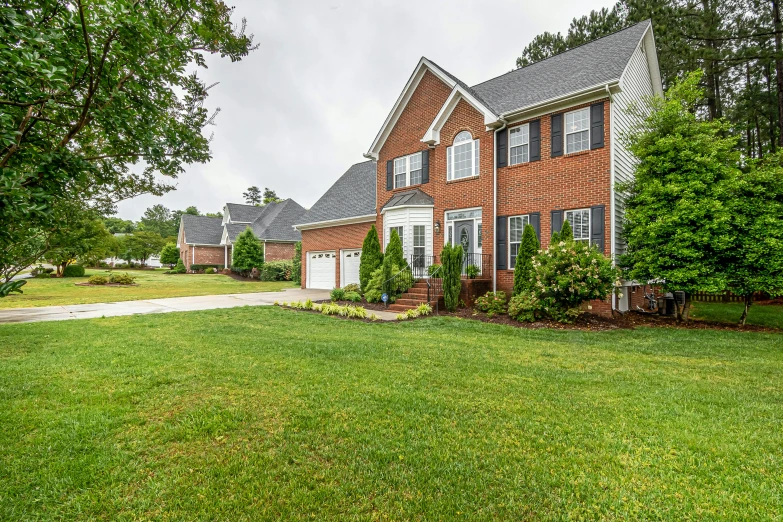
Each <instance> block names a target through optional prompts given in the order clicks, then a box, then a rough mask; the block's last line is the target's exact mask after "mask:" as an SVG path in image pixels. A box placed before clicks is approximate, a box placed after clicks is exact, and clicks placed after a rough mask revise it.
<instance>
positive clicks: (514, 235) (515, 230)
mask: <svg viewBox="0 0 783 522" xmlns="http://www.w3.org/2000/svg"><path fill="white" fill-rule="evenodd" d="M528 223H530V216H513V217H510V218H508V267H509V268H514V267H515V266H516V265H517V255H519V245H521V244H522V233H523V232H524V230H525V225H527V224H528Z"/></svg>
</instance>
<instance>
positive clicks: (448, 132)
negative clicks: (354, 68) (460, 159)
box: [376, 71, 494, 256]
mask: <svg viewBox="0 0 783 522" xmlns="http://www.w3.org/2000/svg"><path fill="white" fill-rule="evenodd" d="M450 93H451V89H450V88H449V87H448V86H447V85H445V84H444V83H443V82H441V81H440V80H439V79H438V78H437V77H435V76H434V75H433V74H432V73H430V72H429V71H428V72H427V73H425V74H424V77H423V78H422V80H421V82H420V83H419V85H418V86H417V88H416V90H415V91H414V93H413V95H412V96H411V99H410V101H409V102H408V105H407V106H406V107H405V109H404V110H403V111H402V113H401V115H400V118H399V120H398V121H397V124H396V125H395V126H394V129H393V130H392V131H391V133H390V134H389V137H388V138H387V140H386V142H385V143H384V144H383V147H382V148H381V150H380V153H379V155H378V174H377V194H378V201H377V212H378V220H377V225H376V226H377V227H378V233H379V235H380V236H381V244H384V243H385V240H384V239H383V236H382V234H383V231H384V230H385V229H384V226H383V218H382V217H381V216H380V208H381V207H382V206H383V205H384V204H386V203H387V202H388V201H389V199H391V198H392V196H393V195H394V194H395V193H396V192H401V191H405V190H410V189H411V188H419V189H421V190H422V191H423V192H425V193H427V194H428V195H430V196H432V197H433V198H434V200H435V208H434V209H433V221H440V223H441V227H440V233H435V230H434V229H433V231H432V233H433V254H434V255H436V256H437V255H440V252H441V250H442V249H443V244H444V242H445V236H444V234H446V233H447V231H446V224H445V219H444V212H446V211H449V210H455V209H463V208H473V207H480V208H481V209H482V252H483V253H484V254H492V243H493V241H494V233H493V231H494V223H493V216H492V183H493V180H492V178H493V163H492V162H493V148H494V136H493V133H492V132H487V131H486V126H485V125H484V116H483V115H482V114H481V113H480V112H478V111H477V110H476V109H474V108H473V107H472V106H471V105H470V104H468V103H467V102H465V101H464V100H460V101H459V103H458V104H457V106H456V107H455V108H454V110H453V112H452V113H451V115H450V116H449V119H448V121H447V122H446V123H445V125H444V126H443V128H442V129H441V131H440V138H441V143H440V144H439V145H437V146H436V147H435V148H433V149H430V160H429V161H430V181H429V183H425V184H423V185H414V186H413V187H405V188H400V189H395V190H386V162H387V161H388V160H392V159H394V158H397V157H400V156H406V155H408V154H413V153H415V152H418V151H421V150H424V149H426V148H427V145H426V144H425V143H422V141H421V138H422V137H423V136H424V133H425V132H426V131H427V128H428V127H429V126H430V124H431V123H432V121H433V120H434V119H435V116H436V115H437V114H438V112H439V111H440V109H441V107H442V106H443V104H444V103H445V101H446V99H447V98H448V96H449V94H450ZM463 130H467V131H469V132H470V133H471V134H472V136H473V139H479V140H481V145H480V153H479V161H480V163H479V176H478V177H472V178H467V179H460V180H454V181H447V180H446V167H447V164H446V149H447V147H450V146H451V145H452V142H453V141H454V137H455V136H456V135H457V134H459V133H460V132H461V131H463Z"/></svg>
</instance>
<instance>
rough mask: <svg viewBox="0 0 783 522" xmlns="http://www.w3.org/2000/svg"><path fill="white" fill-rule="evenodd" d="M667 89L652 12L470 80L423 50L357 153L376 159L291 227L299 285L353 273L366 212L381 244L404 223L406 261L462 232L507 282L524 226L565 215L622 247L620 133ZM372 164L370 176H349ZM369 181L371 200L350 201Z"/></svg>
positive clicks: (489, 271) (548, 227) (625, 155)
mask: <svg viewBox="0 0 783 522" xmlns="http://www.w3.org/2000/svg"><path fill="white" fill-rule="evenodd" d="M662 93H663V89H662V86H661V79H660V73H659V69H658V59H657V55H656V50H655V41H654V38H653V32H652V25H651V24H650V22H649V21H645V22H642V23H639V24H637V25H634V26H632V27H629V28H627V29H624V30H622V31H619V32H617V33H614V34H611V35H609V36H606V37H603V38H600V39H598V40H595V41H593V42H590V43H587V44H584V45H582V46H580V47H577V48H574V49H572V50H569V51H567V52H564V53H561V54H558V55H556V56H553V57H551V58H548V59H545V60H542V61H540V62H537V63H534V64H531V65H529V66H527V67H523V68H520V69H517V70H514V71H511V72H508V73H506V74H503V75H501V76H498V77H496V78H493V79H491V80H487V81H485V82H482V83H479V84H478V85H474V86H473V87H469V86H467V85H466V84H465V83H463V82H461V81H460V80H458V79H457V78H456V77H455V76H453V75H452V74H450V73H448V72H446V71H445V70H444V69H443V68H441V67H440V66H438V65H436V64H435V63H433V62H432V61H430V60H428V59H426V58H422V59H421V60H420V61H419V63H418V65H417V66H416V69H415V70H414V72H413V74H412V76H411V77H410V79H409V80H408V82H407V84H406V85H405V88H404V89H403V91H402V93H401V94H400V96H399V98H398V99H397V101H396V103H395V104H394V107H393V108H392V111H391V113H390V114H389V116H388V117H387V118H386V121H385V122H384V123H383V126H382V127H381V129H380V131H379V132H378V135H377V137H376V138H375V140H374V141H373V143H372V146H371V147H370V150H369V152H368V153H367V154H365V156H366V157H367V158H369V159H371V160H372V161H371V162H367V163H361V164H359V165H354V166H353V167H351V169H350V170H349V171H348V172H347V173H346V174H344V175H343V177H341V178H340V179H339V180H338V181H337V183H335V185H334V186H332V188H330V189H329V191H328V192H327V193H326V194H325V195H324V197H323V198H321V200H319V202H318V203H317V204H316V205H315V206H314V207H313V209H311V211H309V212H308V213H307V214H305V216H304V219H303V220H302V221H300V224H298V225H297V229H298V230H300V231H302V233H303V243H302V245H303V248H302V250H303V252H304V256H305V258H306V261H307V262H303V263H302V270H303V277H302V282H303V285H305V286H309V287H319V288H331V287H333V286H344V285H345V283H346V282H348V281H351V282H352V281H353V280H354V279H356V272H355V270H354V268H350V270H349V271H348V274H346V269H345V267H344V266H343V265H346V264H351V267H352V266H353V264H354V263H355V259H356V258H355V254H356V251H355V249H357V248H360V247H361V241H360V240H359V239H358V238H359V236H362V232H365V233H366V230H367V229H368V228H369V225H370V224H371V223H375V224H376V226H377V228H378V232H379V235H380V240H381V245H382V246H383V247H384V248H385V245H386V244H387V243H388V241H389V235H390V233H391V230H392V229H396V230H397V231H398V233H400V236H401V238H402V242H403V249H404V251H405V254H406V256H407V257H408V259H409V260H410V263H411V265H412V266H414V267H416V266H419V267H424V266H426V265H428V264H434V263H436V262H437V261H438V256H439V254H440V251H441V249H442V248H443V245H444V244H445V243H446V242H451V243H459V244H462V246H463V247H464V250H465V252H466V253H467V254H468V263H470V264H475V265H476V266H478V267H479V269H480V270H481V274H480V277H482V278H486V279H491V280H492V286H493V287H494V288H496V289H498V290H504V291H506V292H507V293H510V291H511V289H512V286H513V269H514V266H515V261H516V253H517V251H518V249H519V243H520V240H521V236H522V229H523V227H524V225H525V224H528V223H529V224H531V225H532V226H533V227H534V228H535V230H536V232H537V233H538V235H539V238H540V241H541V244H542V246H543V247H546V246H548V244H549V238H550V237H551V235H552V233H553V232H556V231H559V230H560V228H561V227H562V223H563V221H564V220H568V221H569V222H570V223H571V225H572V228H573V230H574V237H575V239H577V240H580V241H588V242H590V243H591V244H595V245H597V246H598V248H600V249H601V250H602V251H603V252H604V253H605V254H606V255H609V256H616V255H618V254H620V253H622V252H623V249H624V245H623V243H622V239H621V223H622V217H623V198H622V195H621V194H619V193H617V192H616V191H615V189H614V187H615V184H616V183H617V182H619V181H624V180H627V179H629V177H630V176H631V175H632V173H633V166H634V165H633V159H632V155H631V154H630V153H629V151H628V150H627V149H626V147H625V146H624V145H623V144H622V143H621V141H620V139H619V138H620V136H621V134H622V133H623V132H624V131H626V130H628V129H629V128H630V126H631V125H632V124H633V118H632V117H631V116H630V114H629V112H628V109H629V107H630V106H631V105H632V104H633V103H634V102H640V101H642V100H643V98H644V97H647V96H652V95H662ZM373 166H375V174H374V176H373V177H372V179H370V176H369V175H365V176H358V175H356V174H355V173H353V174H352V171H355V170H361V171H362V172H364V171H367V170H370V169H372V168H373ZM349 182H350V183H349ZM364 183H367V184H370V183H371V184H372V185H371V186H366V185H363V184H364ZM371 191H372V192H374V194H373V196H374V200H375V209H374V212H371V211H370V207H371V205H369V204H366V205H364V203H363V205H364V206H360V205H359V202H358V201H354V198H355V194H369V193H370V192H371ZM368 202H369V197H368ZM365 203H366V202H365ZM354 204H355V205H356V208H353V205H354ZM316 207H319V208H318V212H316ZM373 214H374V215H373ZM347 253H351V258H350V259H349V258H347V257H346V256H347ZM611 305H612V307H613V308H620V309H627V303H625V302H612V303H611ZM604 306H605V308H606V310H603V311H608V309H609V304H606V305H604ZM600 307H601V305H599V308H600Z"/></svg>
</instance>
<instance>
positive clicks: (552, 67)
mask: <svg viewBox="0 0 783 522" xmlns="http://www.w3.org/2000/svg"><path fill="white" fill-rule="evenodd" d="M649 26H650V21H649V20H646V21H644V22H640V23H638V24H636V25H633V26H631V27H628V28H626V29H623V30H622V31H618V32H616V33H613V34H610V35H608V36H604V37H603V38H599V39H598V40H593V41H592V42H589V43H586V44H584V45H581V46H579V47H575V48H573V49H571V50H568V51H565V52H563V53H560V54H557V55H555V56H552V57H551V58H547V59H545V60H541V61H540V62H536V63H533V64H530V65H528V66H527V67H522V68H521V69H516V70H514V71H511V72H509V73H506V74H503V75H502V76H498V77H497V78H493V79H491V80H487V81H485V82H483V83H480V84H478V85H474V86H473V87H472V88H471V89H472V91H473V92H474V93H475V94H477V95H478V98H479V99H481V100H484V103H485V104H487V105H488V107H489V108H490V109H492V110H493V111H494V112H496V113H497V114H503V113H506V112H510V111H513V110H516V109H520V108H523V107H528V106H531V105H536V104H538V103H542V102H545V101H547V100H551V99H553V98H558V97H560V96H564V95H566V94H569V93H573V92H576V91H580V90H582V89H586V88H588V87H592V86H596V85H600V84H602V83H608V82H611V81H613V80H617V79H619V78H620V76H621V75H622V73H623V71H624V70H625V66H626V65H627V64H628V61H629V60H630V59H631V55H632V54H633V52H634V50H635V49H636V46H637V45H638V44H639V41H640V40H641V38H642V36H643V35H644V32H645V31H646V30H647V28H648V27H649ZM444 72H445V71H444ZM447 74H448V73H447Z"/></svg>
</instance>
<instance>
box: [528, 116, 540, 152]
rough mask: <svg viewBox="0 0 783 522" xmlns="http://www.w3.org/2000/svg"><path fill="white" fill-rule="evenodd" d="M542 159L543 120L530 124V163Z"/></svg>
mask: <svg viewBox="0 0 783 522" xmlns="http://www.w3.org/2000/svg"><path fill="white" fill-rule="evenodd" d="M540 159H541V120H536V121H531V122H530V161H539V160H540Z"/></svg>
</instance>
